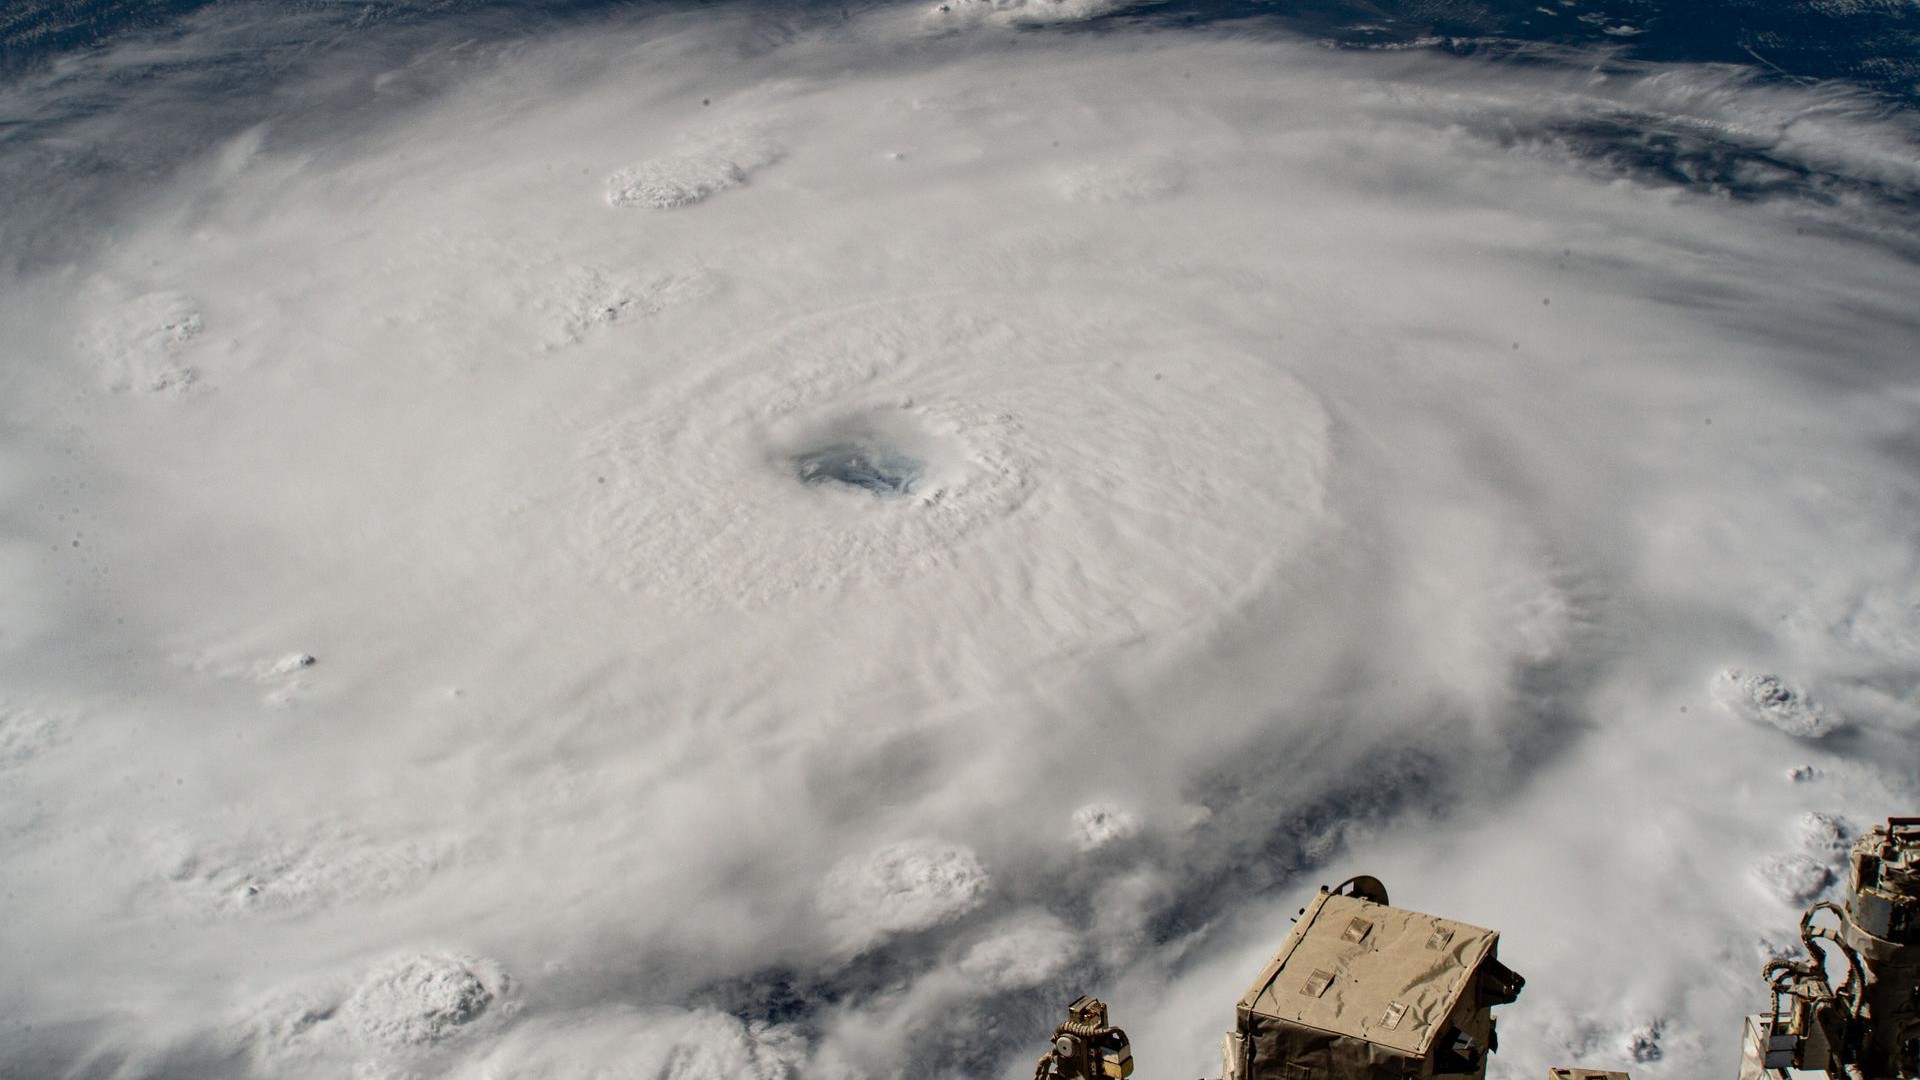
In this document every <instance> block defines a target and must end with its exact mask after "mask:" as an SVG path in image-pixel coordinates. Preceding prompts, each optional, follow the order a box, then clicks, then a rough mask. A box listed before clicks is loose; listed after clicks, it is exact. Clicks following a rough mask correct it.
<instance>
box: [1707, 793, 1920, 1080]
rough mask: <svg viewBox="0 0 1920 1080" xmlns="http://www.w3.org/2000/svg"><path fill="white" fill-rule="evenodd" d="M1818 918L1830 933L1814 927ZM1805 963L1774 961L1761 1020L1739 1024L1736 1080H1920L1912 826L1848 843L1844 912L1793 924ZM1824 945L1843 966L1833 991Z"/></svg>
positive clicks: (1917, 872) (1915, 830) (1917, 891)
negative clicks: (1801, 1079)
mask: <svg viewBox="0 0 1920 1080" xmlns="http://www.w3.org/2000/svg"><path fill="white" fill-rule="evenodd" d="M1821 915H1829V916H1832V920H1833V921H1834V922H1835V923H1837V926H1831V927H1829V926H1820V925H1815V920H1816V919H1817V918H1818V917H1819V916H1821ZM1800 941H1801V943H1802V945H1803V946H1804V947H1805V949H1806V956H1805V957H1804V958H1800V959H1780V960H1774V961H1772V962H1771V963H1769V964H1768V965H1767V967H1766V972H1765V976H1766V979H1767V982H1768V984H1769V985H1770V986H1771V987H1772V989H1773V1007H1772V1010H1771V1011H1770V1012H1767V1013H1762V1014H1760V1015H1757V1016H1750V1017H1748V1018H1747V1026H1746V1032H1745V1037H1744V1038H1743V1040H1742V1043H1741V1062H1740V1077H1741V1080H1762V1078H1780V1077H1793V1076H1815V1077H1844V1078H1847V1080H1891V1078H1901V1080H1908V1078H1915V1077H1920V818H1889V819H1888V820H1887V823H1886V824H1885V825H1882V826H1876V827H1875V828H1874V829H1873V831H1871V832H1869V833H1867V834H1866V835H1865V836H1862V837H1861V838H1860V839H1858V840H1856V841H1854V844H1853V850H1852V851H1851V852H1850V855H1849V859H1848V866H1847V895H1846V902H1845V904H1844V905H1841V904H1835V903H1833V902H1831V901H1825V900H1823V901H1821V902H1819V903H1817V904H1814V905H1812V906H1811V907H1809V908H1807V910H1806V913H1805V914H1803V915H1801V917H1800ZM1822 941H1825V942H1829V943H1831V944H1832V946H1833V948H1834V951H1836V952H1838V953H1839V954H1840V957H1841V959H1842V960H1844V961H1845V963H1846V977H1845V978H1844V979H1843V980H1842V981H1841V983H1840V985H1839V987H1838V988H1836V987H1835V986H1834V985H1833V979H1832V977H1831V975H1830V974H1829V972H1828V968H1827V961H1828V958H1829V956H1828V951H1827V948H1826V946H1823V945H1821V944H1820V942H1822Z"/></svg>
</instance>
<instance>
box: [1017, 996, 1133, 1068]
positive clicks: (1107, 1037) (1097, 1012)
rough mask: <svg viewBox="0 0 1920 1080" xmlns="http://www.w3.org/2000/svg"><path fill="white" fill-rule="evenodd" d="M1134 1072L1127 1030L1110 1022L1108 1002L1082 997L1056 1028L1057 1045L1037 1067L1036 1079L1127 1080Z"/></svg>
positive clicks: (1068, 1010)
mask: <svg viewBox="0 0 1920 1080" xmlns="http://www.w3.org/2000/svg"><path fill="white" fill-rule="evenodd" d="M1132 1075H1133V1047H1132V1046H1131V1045H1130V1044H1129V1043H1128V1042H1127V1033H1126V1032H1124V1031H1121V1030H1120V1029H1119V1028H1117V1027H1114V1026H1113V1025H1112V1024H1109V1023H1107V1003H1106V1002H1104V1001H1100V1000H1097V999H1095V998H1090V997H1082V998H1080V999H1079V1000H1077V1001H1075V1002H1074V1003H1073V1004H1071V1005H1069V1006H1067V1022H1066V1023H1064V1024H1061V1025H1060V1026H1059V1027H1057V1028H1054V1029H1053V1047H1052V1048H1051V1049H1049V1050H1048V1051H1047V1052H1046V1053H1045V1054H1042V1055H1041V1056H1040V1062H1039V1064H1037V1065H1035V1066H1034V1067H1033V1080H1101V1078H1103V1077H1104V1078H1106V1080H1126V1078H1127V1077H1129V1076H1132Z"/></svg>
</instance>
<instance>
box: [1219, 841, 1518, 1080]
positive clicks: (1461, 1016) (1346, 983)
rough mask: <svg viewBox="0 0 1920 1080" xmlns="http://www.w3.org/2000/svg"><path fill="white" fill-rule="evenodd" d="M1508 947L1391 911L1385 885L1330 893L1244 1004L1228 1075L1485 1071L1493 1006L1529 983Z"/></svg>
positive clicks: (1376, 1078) (1441, 922) (1257, 1079)
mask: <svg viewBox="0 0 1920 1080" xmlns="http://www.w3.org/2000/svg"><path fill="white" fill-rule="evenodd" d="M1499 943H1500V935H1499V934H1498V933H1496V932H1494V931H1492V930H1484V929H1481V928H1480V927H1477V926H1469V925H1467V924H1466V923H1460V922H1454V921H1452V920H1450V919H1440V918H1435V917H1434V916H1432V915H1423V914H1421V913H1420V912H1417V911H1408V910H1406V909H1405V908H1397V907H1392V906H1390V905H1389V904H1388V903H1387V890H1386V887H1385V886H1383V885H1382V884H1380V882H1379V880H1378V879H1375V878H1371V877H1357V878H1353V879H1351V880H1349V881H1347V882H1344V883H1342V884H1341V885H1340V886H1339V887H1338V888H1335V889H1331V890H1329V889H1326V888H1322V889H1321V891H1320V894H1319V895H1318V896H1316V897H1315V898H1314V901H1313V903H1312V904H1309V905H1308V906H1307V907H1306V908H1304V909H1302V910H1301V912H1300V917H1299V919H1298V920H1296V921H1295V923H1294V927H1293V932H1292V933H1290V934H1288V935H1287V940H1286V941H1285V942H1284V943H1283V944H1282V945H1281V946H1280V951H1279V952H1277V953H1275V954H1274V957H1273V959H1272V960H1270V961H1268V962H1267V966H1266V968H1265V969H1263V970H1262V971H1261V972H1260V976H1259V978H1257V979H1256V980H1254V983H1253V986H1252V987H1250V988H1249V989H1248V990H1247V992H1246V993H1245V994H1244V995H1242V996H1241V998H1240V1002H1239V1006H1238V1008H1237V1010H1236V1014H1237V1015H1236V1019H1237V1021H1238V1022H1237V1024H1236V1026H1235V1029H1234V1031H1232V1032H1231V1033H1229V1034H1228V1035H1227V1037H1226V1042H1225V1045H1224V1058H1225V1069H1226V1077H1227V1080H1334V1078H1352V1080H1363V1078H1364V1080H1405V1078H1410V1077H1429V1076H1454V1077H1482V1076H1485V1075H1486V1069H1487V1055H1488V1054H1489V1053H1492V1052H1493V1050H1494V1049H1495V1048H1496V1047H1497V1046H1498V1044H1499V1040H1498V1037H1497V1036H1496V1035H1495V1033H1494V1022H1493V1009H1494V1007H1495V1006H1497V1005H1505V1004H1507V1003H1508V1002H1511V1001H1513V1000H1514V999H1515V998H1516V997H1518V996H1519V994H1520V988H1521V987H1522V986H1523V985H1525V982H1526V980H1524V979H1522V978H1521V977H1520V976H1519V975H1517V974H1515V973H1514V972H1513V971H1512V970H1511V969H1509V968H1508V967H1507V966H1506V965H1505V964H1502V963H1501V962H1500V961H1499V959H1498V958H1497V957H1496V956H1495V951H1496V949H1497V948H1498V946H1499Z"/></svg>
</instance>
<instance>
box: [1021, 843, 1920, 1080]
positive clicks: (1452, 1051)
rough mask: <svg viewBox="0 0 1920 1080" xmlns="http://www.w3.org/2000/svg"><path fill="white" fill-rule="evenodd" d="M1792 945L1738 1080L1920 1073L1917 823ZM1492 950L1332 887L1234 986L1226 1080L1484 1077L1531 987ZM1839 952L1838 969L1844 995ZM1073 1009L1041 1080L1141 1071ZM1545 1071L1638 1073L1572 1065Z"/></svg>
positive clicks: (1117, 1076)
mask: <svg viewBox="0 0 1920 1080" xmlns="http://www.w3.org/2000/svg"><path fill="white" fill-rule="evenodd" d="M1823 915H1824V916H1830V921H1831V922H1833V923H1834V924H1835V925H1832V926H1827V925H1821V924H1820V922H1819V920H1820V917H1821V916H1823ZM1800 941H1801V944H1802V945H1803V946H1804V947H1805V950H1806V955H1805V956H1804V957H1800V958H1783V959H1778V960H1774V961H1772V962H1770V963H1768V964H1767V966H1766V968H1765V970H1764V972H1763V975H1764V977H1765V978H1766V980H1767V983H1768V985H1769V986H1770V987H1771V988H1772V990H1773V1005H1772V1009H1771V1010H1770V1011H1769V1012H1765V1013H1760V1014H1758V1015H1755V1016H1749V1017H1747V1024H1746V1031H1745V1034H1744V1037H1743V1038H1742V1041H1741V1062H1740V1074H1739V1075H1740V1080H1823V1078H1824V1080H1920V817H1896V818H1889V819H1887V823H1886V824H1885V825H1881V826H1876V827H1875V828H1874V829H1873V830H1872V831H1871V832H1869V833H1867V834H1866V835H1865V836H1862V837H1860V838H1859V839H1858V840H1856V841H1854V843H1853V848H1852V850H1851V852H1850V853H1849V858H1848V866H1847V892H1846V898H1845V902H1844V903H1843V904H1835V903H1832V902H1831V901H1825V900H1823V901H1821V902H1819V903H1816V904H1814V905H1812V906H1811V907H1808V908H1807V910H1806V912H1805V913H1804V914H1803V915H1801V917H1800ZM1499 943H1500V935H1499V934H1498V933H1497V932H1495V931H1492V930H1485V929H1482V928H1480V927H1477V926H1469V925H1467V924H1466V923H1460V922H1454V921H1452V920H1450V919H1441V918H1436V917H1434V916H1432V915H1423V914H1421V913H1419V912H1417V911H1408V910H1406V909H1405V908H1397V907H1393V906H1391V905H1389V904H1388V903H1387V890H1386V886H1384V885H1382V884H1381V883H1380V881H1379V879H1378V878H1372V877H1356V878H1351V879H1349V880H1347V881H1345V882H1343V883H1341V884H1340V886H1339V887H1337V888H1333V889H1328V888H1326V887H1324V886H1323V887H1322V888H1321V889H1320V894H1319V895H1318V896H1316V897H1315V898H1314V900H1313V903H1311V904H1309V905H1307V906H1306V907H1304V908H1302V909H1300V917H1299V918H1298V919H1296V920H1295V921H1294V926H1293V931H1292V933H1290V934H1288V935H1287V940H1286V941H1285V942H1284V943H1283V944H1282V945H1281V946H1280V951H1279V952H1277V953H1275V954H1274V956H1273V959H1272V960H1269V961H1268V962H1267V966H1266V967H1265V968H1264V969H1263V970H1262V971H1261V972H1260V977H1259V978H1258V979H1256V980H1255V981H1254V983H1253V986H1252V987H1250V988H1249V989H1248V990H1247V992H1246V993H1245V994H1243V995H1241V998H1240V1001H1239V1005H1238V1008H1237V1015H1236V1020H1237V1024H1236V1026H1235V1028H1234V1030H1233V1031H1231V1032H1229V1033H1228V1034H1227V1037H1226V1040H1225V1042H1224V1043H1223V1046H1222V1050H1223V1058H1224V1061H1223V1067H1224V1071H1223V1073H1222V1078H1223V1080H1415V1078H1426V1077H1475V1078H1484V1077H1485V1076H1486V1070H1487V1055H1488V1054H1490V1053H1492V1052H1493V1051H1494V1050H1496V1049H1498V1048H1499V1040H1498V1038H1497V1037H1496V1036H1495V1033H1494V1021H1493V1010H1494V1008H1495V1007H1497V1006H1500V1005H1505V1004H1508V1003H1510V1002H1512V1001H1514V1000H1515V999H1516V998H1517V997H1518V996H1519V994H1520V990H1521V988H1522V987H1523V986H1524V985H1525V984H1526V980H1525V979H1522V978H1521V977H1520V976H1519V975H1517V974H1515V973H1514V972H1513V971H1512V970H1511V969H1510V968H1508V967H1507V966H1506V965H1505V964H1502V963H1501V962H1500V960H1499V958H1498V957H1497V956H1496V955H1495V953H1496V950H1497V948H1498V946H1499ZM1823 943H1825V944H1823ZM1829 946H1831V947H1832V950H1833V951H1834V952H1837V953H1839V955H1840V958H1841V960H1843V961H1844V962H1845V964H1846V975H1845V978H1844V979H1842V980H1841V982H1840V984H1839V986H1837V987H1836V986H1835V985H1834V982H1833V977H1832V975H1831V974H1829V971H1828V967H1827V961H1828V959H1829V952H1828V947H1829ZM1067 1013H1068V1017H1069V1019H1068V1021H1067V1023H1064V1024H1062V1025H1060V1027H1059V1028H1058V1029H1057V1030H1056V1031H1055V1032H1054V1046H1053V1049H1052V1050H1051V1051H1049V1052H1048V1053H1047V1055H1046V1056H1045V1057H1043V1058H1041V1059H1040V1065H1039V1067H1038V1068H1037V1069H1036V1070H1035V1071H1034V1077H1035V1080H1049V1078H1053V1080H1083V1078H1084V1080H1093V1078H1095V1077H1110V1078H1113V1080H1124V1078H1125V1077H1126V1076H1128V1075H1129V1074H1130V1073H1132V1072H1133V1053H1132V1051H1131V1050H1130V1049H1129V1048H1128V1045H1127V1037H1126V1035H1125V1034H1124V1033H1122V1032H1121V1031H1120V1030H1119V1029H1118V1028H1115V1027H1112V1026H1110V1025H1109V1024H1108V1023H1107V1007H1106V1005H1105V1004H1104V1003H1102V1002H1099V1001H1095V1000H1094V999H1092V998H1086V997H1083V998H1081V999H1080V1000H1078V1001H1076V1002H1074V1003H1073V1004H1072V1005H1071V1006H1069V1007H1068V1009H1067ZM1547 1075H1548V1077H1549V1080H1628V1076H1627V1074H1626V1073H1624V1072H1615V1071H1608V1070H1604V1069H1588V1068H1579V1067H1571V1068H1556V1069H1552V1070H1550V1071H1549V1072H1548V1074H1547Z"/></svg>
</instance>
